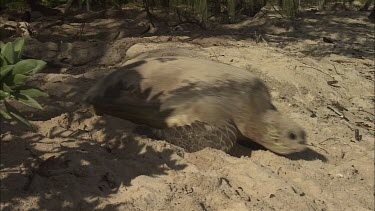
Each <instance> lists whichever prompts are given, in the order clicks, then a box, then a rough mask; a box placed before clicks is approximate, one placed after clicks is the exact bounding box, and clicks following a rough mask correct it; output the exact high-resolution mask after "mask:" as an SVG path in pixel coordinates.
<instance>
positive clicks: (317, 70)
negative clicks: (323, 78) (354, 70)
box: [299, 65, 335, 80]
mask: <svg viewBox="0 0 375 211" xmlns="http://www.w3.org/2000/svg"><path fill="white" fill-rule="evenodd" d="M299 67H308V68H311V69H314V70H317V71H319V72H321V73H323V74H325V75H328V76H329V77H331V78H332V79H334V80H335V78H334V77H333V76H331V75H330V74H328V73H326V72H324V71H323V70H321V69H318V68H316V67H312V66H309V65H301V66H299Z"/></svg>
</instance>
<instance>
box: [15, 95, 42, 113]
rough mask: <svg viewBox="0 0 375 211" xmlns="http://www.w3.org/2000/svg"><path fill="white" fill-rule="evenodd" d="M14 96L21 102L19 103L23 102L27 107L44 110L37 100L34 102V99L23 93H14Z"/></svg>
mask: <svg viewBox="0 0 375 211" xmlns="http://www.w3.org/2000/svg"><path fill="white" fill-rule="evenodd" d="M13 96H14V97H15V98H16V100H17V101H19V102H21V103H23V104H25V105H28V106H31V107H33V108H37V109H40V110H43V108H42V106H41V105H40V104H39V103H38V102H37V101H36V100H34V99H33V98H32V97H30V96H28V95H25V94H21V93H14V94H13Z"/></svg>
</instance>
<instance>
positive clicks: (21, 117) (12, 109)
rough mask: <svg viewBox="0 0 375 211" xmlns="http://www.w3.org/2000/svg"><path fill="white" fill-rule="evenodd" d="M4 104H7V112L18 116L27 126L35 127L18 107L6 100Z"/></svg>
mask: <svg viewBox="0 0 375 211" xmlns="http://www.w3.org/2000/svg"><path fill="white" fill-rule="evenodd" d="M4 105H5V108H6V109H7V112H8V113H9V114H10V115H11V116H13V117H14V118H16V119H17V120H18V121H20V122H21V123H23V124H25V125H26V126H28V127H30V128H33V126H32V125H31V124H30V122H29V121H27V119H26V118H25V117H24V116H23V115H22V114H21V113H20V112H19V111H18V110H17V109H16V108H14V107H13V106H11V105H10V104H9V103H7V102H6V101H4Z"/></svg>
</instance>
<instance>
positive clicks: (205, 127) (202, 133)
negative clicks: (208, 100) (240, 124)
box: [136, 121, 237, 152]
mask: <svg viewBox="0 0 375 211" xmlns="http://www.w3.org/2000/svg"><path fill="white" fill-rule="evenodd" d="M141 128H142V129H141ZM140 130H142V131H143V133H145V132H146V131H147V132H146V133H147V134H146V135H148V136H149V137H150V138H154V139H159V140H165V141H167V142H169V143H171V144H174V145H177V146H179V147H182V148H184V149H185V150H186V151H187V152H196V151H199V150H202V149H204V148H206V147H210V148H214V149H219V150H222V151H224V152H228V151H229V150H230V149H232V147H233V146H234V144H235V143H236V141H237V128H236V126H235V125H234V124H233V123H228V124H225V125H221V126H212V125H209V124H206V123H203V122H198V121H196V122H193V123H191V124H190V125H184V126H177V127H169V128H165V129H155V128H147V129H146V128H144V127H139V128H138V129H137V130H136V132H137V131H138V132H140ZM141 133H142V132H141Z"/></svg>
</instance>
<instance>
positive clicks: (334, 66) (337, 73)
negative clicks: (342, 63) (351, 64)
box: [332, 64, 344, 75]
mask: <svg viewBox="0 0 375 211" xmlns="http://www.w3.org/2000/svg"><path fill="white" fill-rule="evenodd" d="M332 66H333V67H334V68H335V72H336V74H337V75H344V74H341V73H339V72H337V69H336V66H335V65H334V64H332Z"/></svg>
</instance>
